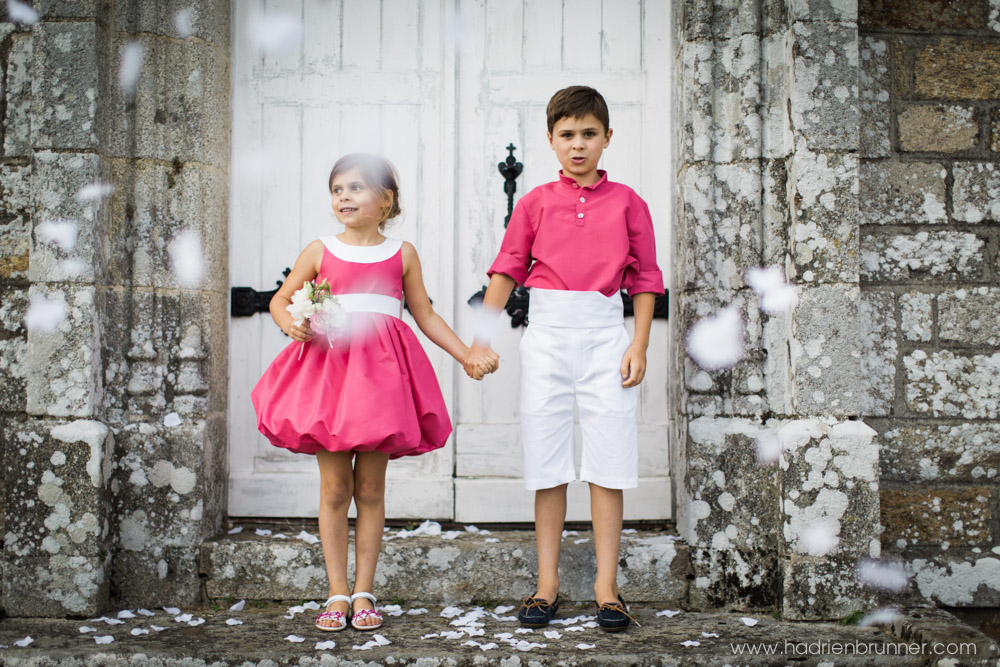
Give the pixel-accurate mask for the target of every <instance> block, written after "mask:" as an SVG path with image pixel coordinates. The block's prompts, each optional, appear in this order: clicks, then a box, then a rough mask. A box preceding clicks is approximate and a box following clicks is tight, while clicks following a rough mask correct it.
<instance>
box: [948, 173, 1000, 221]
mask: <svg viewBox="0 0 1000 667" xmlns="http://www.w3.org/2000/svg"><path fill="white" fill-rule="evenodd" d="M953 172H954V177H955V181H954V185H953V186H952V216H954V218H955V219H956V220H958V221H960V222H981V221H983V220H992V221H994V222H996V221H1000V169H998V168H997V165H995V164H991V163H982V162H979V163H967V162H959V163H956V164H955V166H954V169H953Z"/></svg>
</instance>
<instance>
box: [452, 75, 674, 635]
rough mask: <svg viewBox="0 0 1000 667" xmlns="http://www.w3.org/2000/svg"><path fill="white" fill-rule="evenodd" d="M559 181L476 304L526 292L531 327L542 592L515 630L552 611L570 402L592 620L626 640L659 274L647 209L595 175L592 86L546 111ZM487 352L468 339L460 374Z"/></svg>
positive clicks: (521, 210) (535, 203)
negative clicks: (593, 556) (630, 528)
mask: <svg viewBox="0 0 1000 667" xmlns="http://www.w3.org/2000/svg"><path fill="white" fill-rule="evenodd" d="M546 116H547V121H548V133H547V134H548V139H549V144H550V145H551V146H552V149H553V150H554V151H555V152H556V157H557V158H558V160H559V164H560V165H562V170H561V171H560V174H559V180H558V181H556V182H553V183H548V184H546V185H542V186H539V187H537V188H535V189H534V190H532V191H531V192H529V193H528V194H527V195H525V196H524V197H522V198H521V199H520V201H518V203H517V206H516V207H515V209H514V212H513V214H512V216H511V219H510V224H509V225H508V227H507V232H506V234H505V235H504V239H503V243H502V244H501V246H500V252H499V254H498V255H497V258H496V260H495V261H494V262H493V265H492V266H491V267H490V270H489V272H488V275H489V276H490V284H489V287H488V288H487V290H486V297H485V298H484V301H483V306H484V308H485V309H487V311H488V312H490V313H498V312H499V311H500V309H502V308H503V306H504V305H505V304H506V303H507V298H508V297H509V296H510V292H511V290H512V289H513V288H514V286H515V285H516V284H518V283H523V284H525V285H527V286H529V287H531V288H532V289H531V303H530V307H529V308H530V309H529V314H528V319H529V322H530V324H529V326H528V328H527V330H526V331H525V333H524V336H523V338H522V340H521V344H520V348H519V350H520V358H521V395H520V419H521V444H522V453H523V457H524V477H525V487H526V488H527V489H528V490H533V491H535V531H536V540H537V543H538V587H537V590H536V592H535V594H534V595H532V596H530V597H527V598H525V599H524V602H522V604H521V608H520V610H519V612H518V620H519V621H520V622H521V623H522V624H523V625H526V626H529V627H542V626H544V625H547V624H548V622H549V621H550V620H552V618H553V616H554V615H555V613H556V611H557V610H558V608H559V548H560V544H561V542H562V530H563V523H564V520H565V517H566V486H567V484H568V483H569V482H571V481H573V480H575V479H576V469H575V463H574V461H573V405H574V400H575V401H576V403H577V406H578V407H579V410H580V422H581V432H582V434H583V457H582V458H583V460H582V462H581V463H582V465H581V470H580V478H581V480H583V481H585V482H589V484H590V508H591V518H592V520H593V525H594V543H595V549H596V552H597V576H596V579H595V581H594V596H595V600H596V604H597V607H598V612H597V622H598V624H599V625H600V627H601V628H602V629H604V630H608V631H617V630H624V629H625V628H626V627H628V624H629V621H630V620H631V616H629V614H628V606H627V605H626V604H625V601H624V599H622V597H621V595H620V594H619V592H618V584H617V576H618V558H619V550H620V545H621V527H622V490H623V489H628V488H635V487H636V486H638V454H637V434H636V431H637V428H636V417H635V404H636V392H637V391H638V390H637V389H636V386H637V385H638V384H639V383H640V382H641V381H642V378H643V376H644V375H645V372H646V347H647V344H648V342H649V328H650V323H651V321H652V318H653V306H654V302H655V298H656V294H662V293H663V276H662V274H661V273H660V270H659V268H658V267H657V265H656V251H655V245H654V239H653V224H652V220H651V219H650V216H649V209H648V207H647V206H646V203H645V202H644V201H643V200H642V199H641V198H640V197H639V196H638V195H637V194H636V193H635V192H633V191H632V190H631V189H630V188H628V187H627V186H625V185H621V184H618V183H612V182H610V181H608V180H607V175H606V173H605V172H604V171H603V170H599V169H598V168H597V165H598V163H599V161H600V159H601V154H602V152H603V151H604V149H605V148H607V147H608V143H609V142H610V141H611V128H610V127H609V126H608V107H607V104H606V103H605V101H604V98H603V97H602V96H601V94H600V93H598V92H597V91H596V90H594V89H593V88H588V87H586V86H572V87H570V88H565V89H563V90H560V91H559V92H557V93H556V94H555V95H553V96H552V99H551V100H550V101H549V104H548V108H547V110H546ZM622 287H624V288H626V289H628V291H629V294H630V296H632V298H633V302H634V306H635V335H634V337H633V339H632V340H631V341H629V339H628V334H627V333H626V331H625V326H624V317H623V315H622V300H621V296H620V289H621V288H622ZM494 354H495V353H494V352H493V351H492V350H491V349H489V340H488V339H486V338H485V337H484V336H483V335H481V334H477V336H476V340H475V342H474V343H473V345H472V347H471V348H470V349H469V352H468V354H467V356H466V358H465V366H466V369H467V370H468V369H469V368H473V369H474V368H476V367H478V366H479V364H481V363H482V364H486V362H487V361H488V359H491V358H493V357H492V356H491V355H494Z"/></svg>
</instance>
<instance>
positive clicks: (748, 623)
mask: <svg viewBox="0 0 1000 667" xmlns="http://www.w3.org/2000/svg"><path fill="white" fill-rule="evenodd" d="M740 620H741V621H743V625H745V626H747V627H748V628H752V627H753V626H755V625H757V624H758V623H760V621H758V620H757V619H756V618H750V617H749V616H742V617H740Z"/></svg>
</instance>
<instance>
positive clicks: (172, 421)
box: [163, 412, 181, 428]
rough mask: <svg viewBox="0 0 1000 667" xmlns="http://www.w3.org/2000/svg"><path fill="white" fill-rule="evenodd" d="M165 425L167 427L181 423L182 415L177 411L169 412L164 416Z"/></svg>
mask: <svg viewBox="0 0 1000 667" xmlns="http://www.w3.org/2000/svg"><path fill="white" fill-rule="evenodd" d="M163 425H164V426H166V427H167V428H173V427H175V426H180V425H181V416H180V415H179V414H177V413H176V412H169V413H167V415H166V416H165V417H164V418H163Z"/></svg>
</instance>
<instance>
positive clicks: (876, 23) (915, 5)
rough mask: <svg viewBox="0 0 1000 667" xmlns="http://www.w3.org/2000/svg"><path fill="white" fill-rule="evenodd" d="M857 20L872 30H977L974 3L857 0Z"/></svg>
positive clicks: (979, 22) (979, 19) (979, 8)
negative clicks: (858, 0)
mask: <svg viewBox="0 0 1000 667" xmlns="http://www.w3.org/2000/svg"><path fill="white" fill-rule="evenodd" d="M858 13H859V18H858V21H859V22H860V23H861V24H862V25H863V26H865V28H866V29H868V30H872V31H884V30H905V31H916V32H929V31H935V30H942V29H944V30H980V29H981V28H982V27H983V24H984V18H985V17H984V15H983V3H982V2H979V1H978V0H861V1H860V2H859V6H858Z"/></svg>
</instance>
